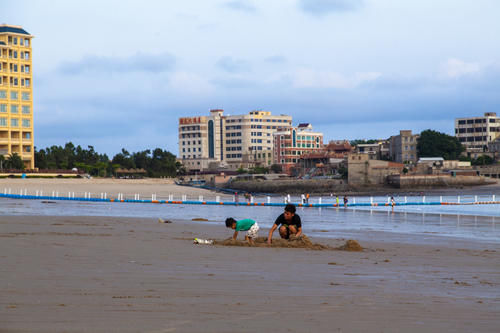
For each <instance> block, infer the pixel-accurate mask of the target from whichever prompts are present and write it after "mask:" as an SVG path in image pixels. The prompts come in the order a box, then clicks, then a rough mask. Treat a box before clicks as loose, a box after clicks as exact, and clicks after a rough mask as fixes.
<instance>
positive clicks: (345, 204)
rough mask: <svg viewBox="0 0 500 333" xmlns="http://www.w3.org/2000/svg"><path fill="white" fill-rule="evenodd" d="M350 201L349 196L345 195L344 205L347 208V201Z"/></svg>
mask: <svg viewBox="0 0 500 333" xmlns="http://www.w3.org/2000/svg"><path fill="white" fill-rule="evenodd" d="M348 202H349V199H347V196H346V195H344V207H346V208H347V203H348Z"/></svg>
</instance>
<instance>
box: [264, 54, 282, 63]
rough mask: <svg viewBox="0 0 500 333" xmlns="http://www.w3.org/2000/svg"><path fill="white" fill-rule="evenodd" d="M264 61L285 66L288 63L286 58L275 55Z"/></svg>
mask: <svg viewBox="0 0 500 333" xmlns="http://www.w3.org/2000/svg"><path fill="white" fill-rule="evenodd" d="M264 61H265V62H269V63H271V64H284V63H286V61H287V59H286V58H285V57H284V56H280V55H275V56H270V57H267V58H265V59H264Z"/></svg>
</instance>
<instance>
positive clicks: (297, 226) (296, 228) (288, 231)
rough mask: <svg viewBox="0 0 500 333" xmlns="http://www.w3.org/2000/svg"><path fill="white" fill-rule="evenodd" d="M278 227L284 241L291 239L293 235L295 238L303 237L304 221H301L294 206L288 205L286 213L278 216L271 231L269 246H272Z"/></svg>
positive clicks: (268, 240)
mask: <svg viewBox="0 0 500 333" xmlns="http://www.w3.org/2000/svg"><path fill="white" fill-rule="evenodd" d="M280 225H281V226H280ZM278 227H279V233H280V236H281V238H283V239H289V238H290V236H292V235H295V237H299V236H300V235H302V221H301V220H300V216H299V215H297V214H295V205H294V204H288V205H286V206H285V212H284V213H283V214H281V215H280V216H278V218H277V219H276V221H275V222H274V224H273V226H272V228H271V230H269V235H268V237H267V244H269V245H271V243H272V239H273V233H274V231H275V230H276V229H277V228H278Z"/></svg>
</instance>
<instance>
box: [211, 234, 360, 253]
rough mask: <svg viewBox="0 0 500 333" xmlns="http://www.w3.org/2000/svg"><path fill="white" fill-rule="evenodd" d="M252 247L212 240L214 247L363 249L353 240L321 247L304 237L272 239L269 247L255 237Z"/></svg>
mask: <svg viewBox="0 0 500 333" xmlns="http://www.w3.org/2000/svg"><path fill="white" fill-rule="evenodd" d="M254 243H255V244H254V245H250V244H249V243H248V242H247V241H245V240H234V239H232V238H228V239H225V240H214V243H213V244H214V245H223V246H253V247H285V248H297V249H308V250H340V251H353V252H359V251H363V247H362V246H361V245H359V243H358V242H357V241H355V240H352V239H349V240H348V241H346V242H345V244H344V245H342V246H339V247H331V246H329V245H323V244H319V243H313V242H311V240H310V239H309V237H307V236H306V235H302V236H300V237H293V238H291V239H289V240H288V239H281V238H273V242H272V243H271V245H268V244H267V237H257V238H256V239H255V240H254Z"/></svg>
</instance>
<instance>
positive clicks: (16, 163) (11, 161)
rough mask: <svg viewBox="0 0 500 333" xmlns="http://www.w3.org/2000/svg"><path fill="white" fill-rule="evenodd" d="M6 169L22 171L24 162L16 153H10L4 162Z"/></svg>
mask: <svg viewBox="0 0 500 333" xmlns="http://www.w3.org/2000/svg"><path fill="white" fill-rule="evenodd" d="M5 164H6V167H7V169H16V170H24V162H23V160H22V158H21V157H20V156H19V155H17V153H12V154H10V155H9V157H7V161H6V162H5Z"/></svg>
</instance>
